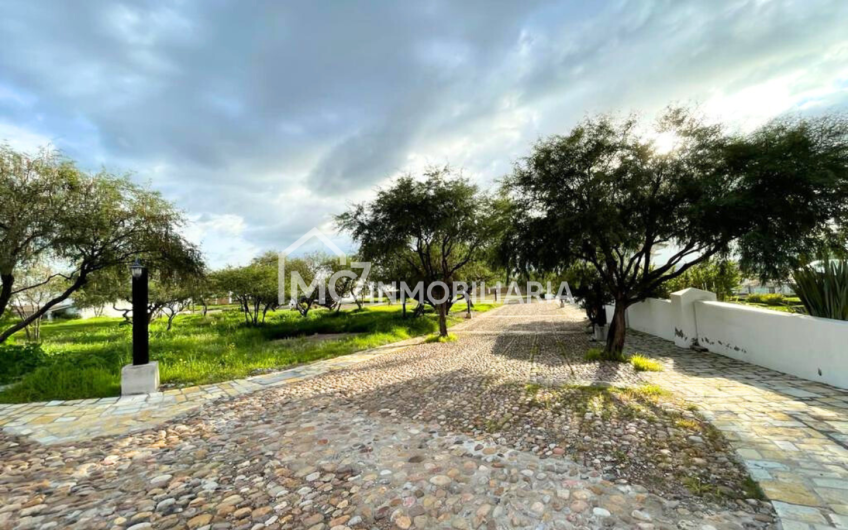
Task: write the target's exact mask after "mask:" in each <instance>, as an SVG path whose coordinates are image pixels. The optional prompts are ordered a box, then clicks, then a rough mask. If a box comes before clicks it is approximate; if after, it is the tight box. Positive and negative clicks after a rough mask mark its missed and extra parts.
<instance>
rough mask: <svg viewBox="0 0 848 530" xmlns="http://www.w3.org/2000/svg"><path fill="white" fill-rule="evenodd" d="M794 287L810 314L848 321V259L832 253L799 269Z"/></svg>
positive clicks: (795, 275) (795, 273) (794, 275)
mask: <svg viewBox="0 0 848 530" xmlns="http://www.w3.org/2000/svg"><path fill="white" fill-rule="evenodd" d="M792 276H793V279H794V280H795V283H794V285H793V288H794V290H795V293H796V294H797V295H798V298H800V299H801V303H803V304H804V307H805V308H806V309H807V313H808V314H810V315H812V316H814V317H823V318H833V319H836V320H848V260H838V259H830V257H829V256H826V255H825V256H822V258H821V259H820V260H819V261H817V262H813V263H811V264H808V265H805V266H802V267H800V268H798V269H796V270H795V271H794V272H793V274H792Z"/></svg>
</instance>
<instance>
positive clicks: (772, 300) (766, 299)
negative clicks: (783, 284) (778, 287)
mask: <svg viewBox="0 0 848 530" xmlns="http://www.w3.org/2000/svg"><path fill="white" fill-rule="evenodd" d="M762 301H763V303H764V304H766V305H784V304H785V303H786V298H784V296H783V295H782V294H780V293H775V294H764V295H763V296H762Z"/></svg>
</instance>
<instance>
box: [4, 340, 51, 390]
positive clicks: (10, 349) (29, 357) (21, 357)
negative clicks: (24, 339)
mask: <svg viewBox="0 0 848 530" xmlns="http://www.w3.org/2000/svg"><path fill="white" fill-rule="evenodd" d="M46 361H47V356H46V355H45V354H44V352H43V351H42V350H41V346H39V345H38V344H0V383H3V384H5V383H10V382H12V381H15V380H16V379H19V378H20V377H23V376H24V375H26V374H28V373H30V372H32V371H34V370H35V369H36V368H38V367H39V366H41V365H43V364H44V363H45V362H46Z"/></svg>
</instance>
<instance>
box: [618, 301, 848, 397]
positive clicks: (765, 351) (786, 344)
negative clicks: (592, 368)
mask: <svg viewBox="0 0 848 530" xmlns="http://www.w3.org/2000/svg"><path fill="white" fill-rule="evenodd" d="M607 315H608V316H609V317H612V307H609V306H608V307H607ZM627 326H628V327H629V328H631V329H635V330H637V331H642V332H644V333H648V334H650V335H655V336H657V337H660V338H663V339H666V340H671V341H674V343H675V344H676V345H678V346H681V347H689V346H690V345H691V344H693V343H694V342H695V341H697V343H698V344H699V345H700V346H703V347H704V348H706V349H708V350H709V351H710V352H713V353H717V354H721V355H725V356H727V357H731V358H733V359H738V360H740V361H744V362H747V363H751V364H756V365H759V366H763V367H766V368H771V369H772V370H777V371H779V372H783V373H787V374H791V375H795V376H798V377H802V378H804V379H808V380H810V381H818V382H822V383H827V384H830V385H833V386H836V387H839V388H845V389H848V322H843V321H840V320H831V319H827V318H817V317H811V316H807V315H794V314H791V313H781V312H779V311H771V310H768V309H760V308H757V307H750V306H745V305H741V304H729V303H723V302H716V301H715V295H714V294H713V293H709V292H707V291H701V290H699V289H684V290H683V291H679V292H677V293H673V294H672V295H671V300H660V299H655V298H651V299H648V300H646V301H644V302H641V303H638V304H635V305H633V306H631V307H630V308H628V310H627ZM693 355H696V354H695V353H694V352H693Z"/></svg>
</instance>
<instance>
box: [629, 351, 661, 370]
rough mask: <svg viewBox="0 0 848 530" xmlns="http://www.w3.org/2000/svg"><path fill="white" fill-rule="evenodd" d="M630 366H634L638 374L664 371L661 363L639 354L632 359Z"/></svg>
mask: <svg viewBox="0 0 848 530" xmlns="http://www.w3.org/2000/svg"><path fill="white" fill-rule="evenodd" d="M630 364H631V365H633V369H634V370H636V371H637V372H662V371H663V367H662V365H661V364H660V363H658V362H657V361H654V360H651V359H648V358H647V357H644V356H642V355H638V354H637V355H633V356H631V357H630Z"/></svg>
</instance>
